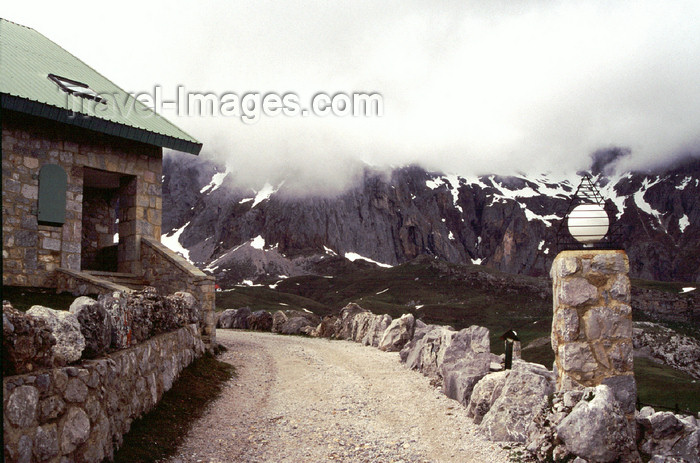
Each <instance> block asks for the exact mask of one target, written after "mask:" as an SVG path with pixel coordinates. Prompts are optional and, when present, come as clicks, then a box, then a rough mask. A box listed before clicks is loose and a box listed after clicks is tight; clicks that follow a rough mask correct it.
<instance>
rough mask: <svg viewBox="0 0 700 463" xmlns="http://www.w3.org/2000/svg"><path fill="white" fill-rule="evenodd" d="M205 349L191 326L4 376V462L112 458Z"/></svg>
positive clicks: (195, 328)
mask: <svg viewBox="0 0 700 463" xmlns="http://www.w3.org/2000/svg"><path fill="white" fill-rule="evenodd" d="M203 352H204V344H203V343H202V341H201V339H200V337H199V334H198V329H197V326H196V325H189V326H186V327H184V328H180V329H179V330H176V331H172V332H170V333H166V334H162V335H159V336H156V337H154V338H151V339H149V340H148V341H146V342H144V343H142V344H139V345H137V346H135V347H132V348H130V349H125V350H121V351H118V352H115V353H113V354H110V355H108V356H107V357H103V358H99V359H95V360H86V361H83V362H82V363H80V364H77V365H74V366H68V367H62V368H53V369H46V370H37V371H35V372H32V373H30V374H24V375H17V376H8V377H5V378H4V379H3V428H4V430H3V439H4V449H3V450H4V461H6V462H30V461H46V462H52V463H59V462H65V461H75V462H101V461H103V460H112V459H113V456H114V452H115V451H116V450H117V449H118V448H119V447H120V445H121V444H122V436H123V435H124V434H126V433H127V432H128V431H129V429H130V426H131V423H132V422H133V421H134V420H135V419H136V418H138V417H140V416H141V415H143V414H144V413H147V412H148V411H149V410H150V409H151V408H153V407H154V405H155V404H156V403H157V402H158V401H159V400H160V398H161V397H162V396H163V394H164V393H165V392H166V391H168V390H169V389H170V388H171V387H172V385H173V382H174V381H175V379H176V378H177V376H178V375H179V374H180V372H181V371H182V369H183V368H185V367H186V366H187V365H189V364H190V363H191V362H192V361H193V360H194V359H195V358H197V357H199V356H200V355H202V353H203Z"/></svg>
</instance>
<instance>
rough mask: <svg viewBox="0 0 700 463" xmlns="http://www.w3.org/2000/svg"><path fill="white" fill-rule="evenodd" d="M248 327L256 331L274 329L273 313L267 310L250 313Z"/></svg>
mask: <svg viewBox="0 0 700 463" xmlns="http://www.w3.org/2000/svg"><path fill="white" fill-rule="evenodd" d="M248 327H249V328H250V329H251V330H254V331H272V315H271V314H270V312H268V311H267V310H256V311H255V312H253V313H252V314H250V315H248Z"/></svg>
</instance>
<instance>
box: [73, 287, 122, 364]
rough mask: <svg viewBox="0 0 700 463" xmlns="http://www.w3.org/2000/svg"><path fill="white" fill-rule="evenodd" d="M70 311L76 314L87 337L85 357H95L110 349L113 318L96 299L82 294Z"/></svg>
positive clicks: (81, 330)
mask: <svg viewBox="0 0 700 463" xmlns="http://www.w3.org/2000/svg"><path fill="white" fill-rule="evenodd" d="M68 311H69V312H70V313H72V314H74V315H75V316H76V318H77V319H78V323H79V324H80V332H81V333H82V334H83V337H84V338H85V350H84V351H83V357H84V358H95V357H99V356H101V355H103V354H104V353H105V352H107V351H108V350H109V346H110V344H111V342H112V319H111V317H110V316H109V314H108V313H107V310H106V309H105V308H104V307H103V306H102V305H101V304H99V303H98V302H97V301H96V300H94V299H92V298H90V297H87V296H80V297H79V298H77V299H76V300H75V301H73V303H72V304H71V305H70V308H69V309H68Z"/></svg>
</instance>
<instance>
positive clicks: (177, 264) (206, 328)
mask: <svg viewBox="0 0 700 463" xmlns="http://www.w3.org/2000/svg"><path fill="white" fill-rule="evenodd" d="M141 265H142V266H143V277H144V279H146V280H147V281H148V282H150V284H151V285H152V286H154V287H155V288H156V289H157V290H158V291H159V292H160V293H161V294H172V293H175V292H177V291H187V292H189V293H191V294H192V295H193V296H194V297H196V298H197V300H199V303H200V304H201V305H202V313H201V316H202V317H203V319H204V323H203V328H202V336H203V337H204V342H205V343H207V344H208V345H210V346H213V345H214V344H215V343H216V326H215V321H214V309H215V307H216V294H214V281H215V279H214V277H212V276H209V275H207V274H205V273H204V272H202V271H201V270H200V269H198V268H197V267H195V266H194V265H192V264H191V263H190V262H188V261H187V260H186V259H184V258H183V257H181V256H180V255H178V254H176V253H175V252H173V251H171V250H170V249H168V248H167V247H165V246H164V245H163V244H161V243H160V241H156V240H154V239H150V238H146V237H142V238H141Z"/></svg>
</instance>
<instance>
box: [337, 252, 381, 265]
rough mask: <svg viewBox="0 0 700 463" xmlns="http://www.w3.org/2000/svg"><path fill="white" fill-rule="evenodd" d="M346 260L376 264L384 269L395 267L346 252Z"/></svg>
mask: <svg viewBox="0 0 700 463" xmlns="http://www.w3.org/2000/svg"><path fill="white" fill-rule="evenodd" d="M345 258H346V259H347V260H349V261H350V262H355V261H356V260H357V259H360V260H366V261H367V262H371V263H372V264H375V265H378V266H380V267H384V268H391V267H393V265H389V264H383V263H381V262H377V261H376V260H372V259H370V258H368V257H364V256H361V255H359V254H357V253H356V252H346V253H345Z"/></svg>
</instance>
